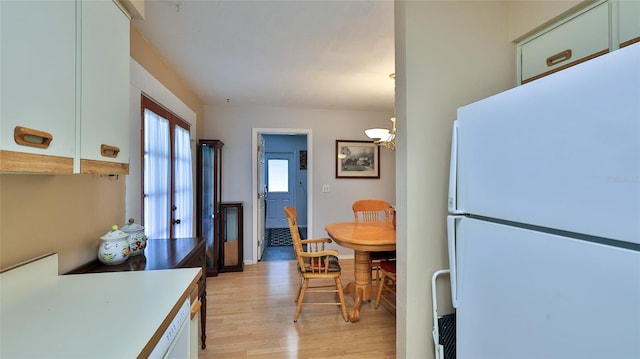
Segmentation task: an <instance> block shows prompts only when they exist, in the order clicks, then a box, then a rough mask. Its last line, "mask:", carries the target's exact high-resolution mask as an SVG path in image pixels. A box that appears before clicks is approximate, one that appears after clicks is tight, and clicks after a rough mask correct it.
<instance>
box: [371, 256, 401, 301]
mask: <svg viewBox="0 0 640 359" xmlns="http://www.w3.org/2000/svg"><path fill="white" fill-rule="evenodd" d="M380 274H381V277H380V282H378V295H377V296H376V302H375V304H374V305H373V307H374V308H375V309H378V307H379V306H380V300H384V301H385V302H387V304H389V305H390V306H391V307H392V308H393V309H394V310H395V309H396V302H395V297H396V261H387V260H383V261H381V262H380ZM389 295H391V296H393V298H391V297H390V296H389Z"/></svg>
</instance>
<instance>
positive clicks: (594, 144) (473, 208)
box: [449, 43, 640, 243]
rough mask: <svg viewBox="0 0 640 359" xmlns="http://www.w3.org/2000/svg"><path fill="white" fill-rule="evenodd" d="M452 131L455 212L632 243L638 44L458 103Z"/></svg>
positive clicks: (639, 119) (637, 208) (639, 170)
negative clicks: (469, 101) (538, 78)
mask: <svg viewBox="0 0 640 359" xmlns="http://www.w3.org/2000/svg"><path fill="white" fill-rule="evenodd" d="M456 126H457V131H456V136H457V137H456V139H457V141H456V142H457V149H456V150H455V153H456V157H455V158H456V160H457V164H456V171H455V173H457V178H456V179H455V180H453V183H455V184H456V186H455V191H456V193H455V196H452V195H451V194H450V195H449V198H450V202H451V198H455V200H456V202H457V208H459V209H463V210H464V212H466V213H472V214H476V215H480V216H486V217H492V218H500V219H504V220H510V221H514V222H521V223H531V224H534V225H538V226H543V227H549V228H557V229H561V230H565V231H570V232H577V233H582V234H589V235H594V236H599V237H604V238H609V239H615V240H621V241H626V242H632V243H640V221H639V220H638V218H640V43H638V44H636V45H633V46H628V47H626V48H623V49H620V50H617V51H614V52H612V53H610V54H607V55H604V56H601V57H599V58H596V59H593V60H590V61H587V62H585V63H583V64H580V65H578V66H574V67H572V68H569V69H567V70H564V71H561V72H558V73H556V74H553V75H551V76H547V77H545V78H542V79H540V80H537V81H533V82H531V83H529V84H526V85H523V86H519V87H517V88H514V89H512V90H509V91H506V92H503V93H501V94H498V95H496V96H493V97H490V98H487V99H484V100H482V101H479V102H476V103H473V104H471V105H468V106H465V107H462V108H460V109H459V110H458V120H457V125H456ZM452 153H453V151H452Z"/></svg>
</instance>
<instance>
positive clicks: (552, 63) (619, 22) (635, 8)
mask: <svg viewBox="0 0 640 359" xmlns="http://www.w3.org/2000/svg"><path fill="white" fill-rule="evenodd" d="M637 41H640V1H639V0H598V1H594V2H593V3H591V4H589V5H588V6H586V7H585V8H582V9H581V10H580V11H578V12H576V13H574V14H571V15H569V16H567V17H565V18H563V19H561V20H559V21H557V22H556V23H554V24H551V25H550V26H548V27H546V28H545V29H543V30H542V31H540V32H538V33H535V34H533V35H531V36H529V37H527V38H525V39H523V40H522V41H520V42H518V44H517V69H518V72H517V78H518V84H522V83H526V82H529V81H533V80H536V79H538V78H540V77H543V76H546V75H549V74H551V73H554V72H556V71H560V70H563V69H565V68H567V67H570V66H573V65H576V64H579V63H581V62H583V61H587V60H590V59H592V58H594V57H597V56H600V55H604V54H606V53H608V52H609V51H615V50H617V49H618V48H620V47H623V46H627V45H630V44H632V43H634V42H637Z"/></svg>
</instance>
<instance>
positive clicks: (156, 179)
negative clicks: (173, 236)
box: [143, 109, 171, 238]
mask: <svg viewBox="0 0 640 359" xmlns="http://www.w3.org/2000/svg"><path fill="white" fill-rule="evenodd" d="M170 159H171V142H170V141H169V120H167V119H166V118H163V117H161V116H158V115H157V114H155V113H153V112H152V111H149V110H148V109H145V110H144V174H145V175H144V176H143V177H144V192H143V193H144V224H145V226H144V229H145V234H146V235H147V237H149V238H169V218H170V212H169V207H170V200H171V199H170V197H169V193H170V191H171V172H170V171H171V160H170Z"/></svg>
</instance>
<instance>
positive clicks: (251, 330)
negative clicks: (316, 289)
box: [199, 260, 396, 359]
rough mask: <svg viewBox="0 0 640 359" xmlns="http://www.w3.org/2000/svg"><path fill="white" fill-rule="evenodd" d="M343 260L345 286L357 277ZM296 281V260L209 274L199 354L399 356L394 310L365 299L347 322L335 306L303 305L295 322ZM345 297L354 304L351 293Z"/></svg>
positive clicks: (346, 261)
mask: <svg viewBox="0 0 640 359" xmlns="http://www.w3.org/2000/svg"><path fill="white" fill-rule="evenodd" d="M340 264H341V266H342V284H343V286H344V285H346V284H347V283H349V282H351V281H353V279H354V276H353V260H340ZM298 280H299V279H298V274H297V272H296V267H295V262H294V261H273V262H259V263H258V264H255V265H250V266H245V269H244V272H238V273H221V274H219V275H218V277H210V278H207V301H208V303H207V348H206V349H205V350H200V354H199V358H216V359H218V358H225V359H227V358H274V359H276V358H277V359H281V358H300V359H305V358H314V359H315V358H354V359H355V358H367V359H376V358H395V357H396V355H395V345H396V340H395V337H396V328H395V323H396V321H395V315H394V314H393V313H392V312H391V311H390V310H389V309H387V308H385V307H383V306H382V305H381V306H380V308H378V309H373V302H374V301H375V300H372V301H371V302H365V303H363V305H362V307H361V313H360V321H359V322H357V323H349V322H345V321H344V320H343V319H342V315H341V314H340V311H339V309H338V307H337V306H336V307H333V306H330V307H325V306H303V307H302V314H301V315H300V318H299V319H298V322H297V323H294V322H293V313H294V310H295V302H294V295H295V294H296V291H297V288H298V283H299V281H298ZM316 295H333V294H316ZM309 298H312V297H309ZM374 299H375V298H374ZM346 301H347V306H348V307H351V306H352V305H353V298H352V297H351V296H350V295H347V296H346Z"/></svg>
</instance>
